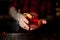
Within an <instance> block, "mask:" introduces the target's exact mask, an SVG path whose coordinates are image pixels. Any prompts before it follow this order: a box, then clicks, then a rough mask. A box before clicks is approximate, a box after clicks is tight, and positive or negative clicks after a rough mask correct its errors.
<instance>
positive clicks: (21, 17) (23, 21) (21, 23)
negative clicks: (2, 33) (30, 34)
mask: <svg viewBox="0 0 60 40" xmlns="http://www.w3.org/2000/svg"><path fill="white" fill-rule="evenodd" d="M18 22H19V26H20V27H21V28H23V29H25V30H29V26H28V24H29V21H28V20H27V19H26V17H25V16H24V15H23V14H19V16H18Z"/></svg>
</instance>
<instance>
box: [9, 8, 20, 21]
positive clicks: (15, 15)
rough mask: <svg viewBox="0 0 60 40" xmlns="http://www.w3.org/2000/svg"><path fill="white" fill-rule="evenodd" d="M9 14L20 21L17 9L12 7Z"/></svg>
mask: <svg viewBox="0 0 60 40" xmlns="http://www.w3.org/2000/svg"><path fill="white" fill-rule="evenodd" d="M9 14H10V15H11V16H12V17H13V18H14V19H15V20H17V19H18V16H19V13H17V11H16V9H15V7H10V8H9Z"/></svg>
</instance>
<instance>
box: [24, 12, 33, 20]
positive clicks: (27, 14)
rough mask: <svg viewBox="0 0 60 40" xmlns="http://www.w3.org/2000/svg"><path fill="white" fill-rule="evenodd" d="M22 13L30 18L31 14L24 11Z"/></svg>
mask: <svg viewBox="0 0 60 40" xmlns="http://www.w3.org/2000/svg"><path fill="white" fill-rule="evenodd" d="M24 15H26V16H27V17H28V18H30V19H31V18H32V15H31V14H29V13H24Z"/></svg>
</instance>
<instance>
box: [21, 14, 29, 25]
mask: <svg viewBox="0 0 60 40" xmlns="http://www.w3.org/2000/svg"><path fill="white" fill-rule="evenodd" d="M20 19H22V20H23V21H24V22H25V23H27V24H28V23H29V21H28V20H27V19H26V18H25V16H24V15H22V14H21V16H20Z"/></svg>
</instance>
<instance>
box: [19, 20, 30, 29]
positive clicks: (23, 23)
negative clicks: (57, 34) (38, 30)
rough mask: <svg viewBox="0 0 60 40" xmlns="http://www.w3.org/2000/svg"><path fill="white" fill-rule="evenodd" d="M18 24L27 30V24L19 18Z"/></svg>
mask: <svg viewBox="0 0 60 40" xmlns="http://www.w3.org/2000/svg"><path fill="white" fill-rule="evenodd" d="M20 26H21V28H23V29H25V30H29V26H28V25H27V24H26V23H25V22H24V21H23V20H20Z"/></svg>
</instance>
